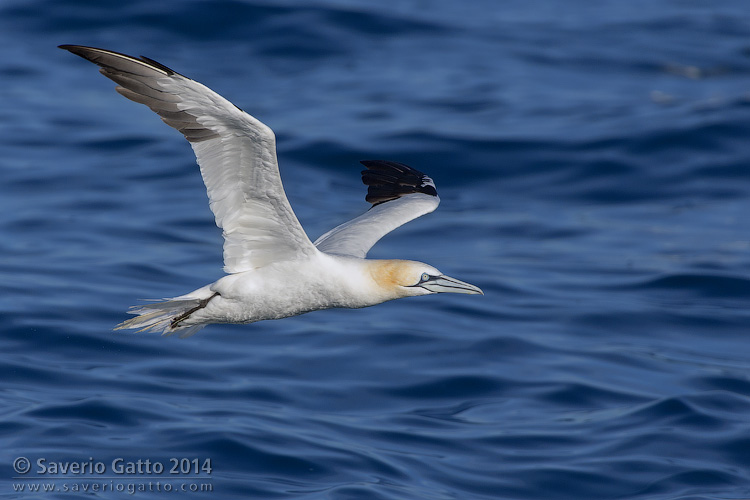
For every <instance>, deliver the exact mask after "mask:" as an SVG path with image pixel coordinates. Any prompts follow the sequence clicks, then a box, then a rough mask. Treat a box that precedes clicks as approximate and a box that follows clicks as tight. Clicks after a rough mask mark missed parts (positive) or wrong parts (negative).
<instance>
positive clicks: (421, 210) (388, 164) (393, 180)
mask: <svg viewBox="0 0 750 500" xmlns="http://www.w3.org/2000/svg"><path fill="white" fill-rule="evenodd" d="M361 163H362V164H363V165H364V166H365V167H367V170H363V171H362V182H364V183H365V184H366V185H367V186H368V189H367V196H366V197H365V200H367V201H368V202H370V203H372V207H370V210H368V211H367V212H365V213H364V214H362V215H360V216H359V217H357V218H355V219H352V220H350V221H349V222H345V223H343V224H341V225H340V226H338V227H335V228H333V229H331V230H330V231H328V232H327V233H325V234H324V235H323V236H321V237H320V238H318V239H317V240H316V241H315V246H316V247H318V250H320V251H323V252H326V253H331V254H337V255H349V256H352V257H361V258H364V257H365V256H366V255H367V252H368V251H369V250H370V248H372V246H373V245H374V244H375V243H377V241H378V240H379V239H380V238H382V237H383V236H385V235H386V234H388V233H390V232H391V231H393V230H394V229H396V228H397V227H399V226H401V225H403V224H406V223H407V222H409V221H410V220H413V219H416V218H417V217H420V216H422V215H424V214H428V213H430V212H432V211H433V210H435V209H436V208H437V206H438V204H439V203H440V198H439V197H438V195H437V190H436V189H435V183H434V182H433V181H432V179H430V178H429V177H427V176H426V175H425V174H423V173H422V172H420V171H419V170H415V169H413V168H411V167H409V166H407V165H404V164H403V163H397V162H395V161H381V160H367V161H363V162H361Z"/></svg>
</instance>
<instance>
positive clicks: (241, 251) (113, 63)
mask: <svg viewBox="0 0 750 500" xmlns="http://www.w3.org/2000/svg"><path fill="white" fill-rule="evenodd" d="M60 48H63V49H66V50H68V51H70V52H72V53H74V54H76V55H79V56H81V57H83V58H84V59H88V60H89V61H91V62H93V63H95V64H97V65H99V66H100V67H101V69H100V71H101V72H102V74H103V75H104V76H106V77H107V78H109V79H111V80H113V81H114V82H115V83H117V84H118V87H117V88H116V90H117V91H118V92H119V93H120V94H122V95H123V96H125V97H127V98H128V99H130V100H132V101H135V102H137V103H140V104H145V105H146V106H148V107H149V108H151V110H153V111H154V112H156V113H157V114H158V115H159V116H160V117H161V119H162V120H163V121H164V122H165V123H166V124H167V125H169V126H171V127H173V128H175V129H177V130H179V131H180V132H181V133H182V134H183V135H184V136H185V138H186V139H187V140H188V141H190V145H191V146H192V147H193V151H194V152H195V155H196V157H197V160H198V164H199V166H200V170H201V175H202V177H203V181H204V183H205V184H206V189H207V191H208V198H209V205H210V207H211V210H212V211H213V213H214V216H215V218H216V225H217V226H219V227H220V228H221V229H222V230H223V236H224V270H225V271H226V272H228V273H237V272H242V271H247V270H250V269H254V268H258V267H262V266H265V265H267V264H269V263H271V262H275V261H282V260H292V259H297V258H301V257H303V256H307V255H310V254H312V253H314V252H316V249H315V247H314V246H313V245H312V243H311V242H310V240H309V239H308V237H307V235H306V234H305V231H304V229H303V228H302V226H301V225H300V223H299V221H298V220H297V217H296V215H295V214H294V211H293V210H292V207H291V206H290V204H289V201H288V200H287V198H286V194H285V193H284V188H283V186H282V183H281V177H280V175H279V168H278V163H277V160H276V139H275V136H274V133H273V131H272V130H271V129H270V128H268V127H267V126H266V125H264V124H263V123H261V122H260V121H259V120H257V119H255V118H254V117H252V116H250V115H248V114H247V113H245V112H244V111H242V110H241V109H239V108H238V107H236V106H234V105H233V104H232V103H230V102H229V101H227V100H226V99H224V98H223V97H221V96H220V95H219V94H217V93H215V92H213V91H212V90H210V89H209V88H208V87H205V86H204V85H202V84H200V83H198V82H195V81H193V80H191V79H189V78H187V77H185V76H183V75H180V74H179V73H177V72H175V71H173V70H171V69H170V68H168V67H166V66H164V65H162V64H160V63H158V62H156V61H153V60H152V59H148V58H146V57H141V58H140V59H137V58H135V57H131V56H127V55H124V54H119V53H117V52H112V51H108V50H103V49H97V48H93V47H82V46H78V45H61V46H60Z"/></svg>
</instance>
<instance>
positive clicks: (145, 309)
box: [115, 290, 218, 338]
mask: <svg viewBox="0 0 750 500" xmlns="http://www.w3.org/2000/svg"><path fill="white" fill-rule="evenodd" d="M198 291H199V290H196V292H198ZM217 295H218V293H216V292H214V293H213V294H212V295H209V296H208V297H205V298H195V292H193V293H191V294H188V295H184V296H182V297H177V298H174V299H170V300H166V301H164V302H154V303H153V304H146V305H142V306H133V307H131V308H130V310H128V314H135V315H136V317H135V318H130V319H129V320H127V321H123V322H122V323H120V324H119V325H117V326H116V327H115V330H124V329H131V328H138V332H157V333H161V334H162V335H173V334H175V333H177V334H178V335H179V336H180V338H185V337H190V336H192V335H195V334H196V333H197V332H198V330H200V329H201V328H203V327H204V326H206V324H207V323H199V324H187V325H186V324H185V320H187V319H188V318H189V317H190V315H191V314H193V313H194V312H195V311H197V310H199V309H203V308H204V307H206V304H208V302H209V301H210V300H211V299H213V298H214V297H216V296H217Z"/></svg>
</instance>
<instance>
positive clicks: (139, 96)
mask: <svg viewBox="0 0 750 500" xmlns="http://www.w3.org/2000/svg"><path fill="white" fill-rule="evenodd" d="M60 48H61V49H65V50H68V51H70V52H72V53H73V54H76V55H78V56H81V57H83V58H84V59H87V60H89V61H91V62H92V63H94V64H97V65H98V66H100V67H101V69H100V72H101V73H102V74H103V75H104V76H106V77H107V78H109V79H110V80H114V81H115V83H117V84H118V86H117V88H116V90H117V92H119V93H120V94H122V95H123V96H125V97H127V98H128V99H130V100H133V101H135V102H138V103H141V104H145V105H146V106H148V107H149V108H151V110H153V111H154V112H156V113H157V114H158V115H159V116H160V117H161V119H162V120H164V122H165V123H166V124H167V125H169V126H171V127H173V128H176V129H177V130H179V131H180V132H182V134H183V135H184V136H185V138H186V139H187V140H188V141H190V145H191V146H192V147H193V151H194V152H195V155H196V157H197V160H198V165H199V166H200V171H201V175H202V176H203V182H204V183H205V184H206V188H207V190H208V198H209V205H210V207H211V210H212V211H213V213H214V216H215V217H216V225H217V226H219V227H220V228H221V229H222V234H223V236H224V271H225V272H226V273H227V274H226V276H224V277H222V278H220V279H219V280H218V281H216V282H214V283H211V284H210V285H206V286H204V287H202V288H199V289H198V290H195V291H193V292H190V293H188V294H186V295H181V296H179V297H175V298H172V299H168V300H165V301H163V302H155V303H150V304H146V305H142V306H134V307H132V308H131V309H130V311H128V312H129V313H130V314H135V315H136V317H134V318H131V319H129V320H127V321H125V322H123V323H121V324H119V325H118V326H117V327H116V329H123V328H126V329H127V328H138V329H140V330H139V331H154V332H161V333H162V334H163V335H171V334H173V333H175V332H176V333H178V334H179V336H181V337H188V336H190V335H193V334H194V333H195V332H197V331H198V330H200V329H201V328H203V327H204V326H206V325H208V324H211V323H253V322H255V321H261V320H265V319H279V318H286V317H289V316H296V315H298V314H302V313H306V312H310V311H315V310H318V309H329V308H334V307H347V308H358V307H366V306H372V305H375V304H380V303H381V302H385V301H387V300H392V299H398V298H401V297H409V296H415V295H428V294H433V293H440V292H453V293H467V294H482V291H481V290H480V289H479V288H478V287H476V286H474V285H470V284H469V283H464V282H463V281H459V280H457V279H455V278H451V277H449V276H445V275H443V274H442V273H441V272H440V271H438V270H437V269H435V268H434V267H432V266H430V265H427V264H423V263H421V262H415V261H409V260H373V259H366V258H365V257H366V255H367V252H368V251H369V250H370V248H371V247H372V246H373V245H374V244H375V243H376V242H377V241H378V240H379V239H380V238H382V237H383V236H384V235H386V234H387V233H389V232H391V231H392V230H394V229H396V228H397V227H399V226H401V225H402V224H405V223H406V222H409V221H410V220H412V219H415V218H417V217H420V216H422V215H424V214H427V213H429V212H432V211H433V210H435V208H437V206H438V203H440V199H439V198H438V195H437V191H436V189H435V183H434V182H433V181H432V179H430V178H429V177H428V176H426V175H425V174H423V173H422V172H419V171H418V170H415V169H413V168H411V167H408V166H406V165H404V164H402V163H397V162H393V161H380V160H371V161H363V162H361V163H362V164H363V165H364V166H365V167H366V168H367V169H366V170H363V171H362V181H363V182H364V184H365V185H367V186H368V189H367V197H366V198H365V199H366V201H368V202H369V203H371V204H372V206H371V207H370V209H369V210H368V211H367V212H365V213H364V214H362V215H360V216H359V217H356V218H355V219H352V220H350V221H349V222H346V223H344V224H341V225H340V226H338V227H335V228H333V229H332V230H330V231H328V232H327V233H325V234H324V235H323V236H321V237H320V238H318V239H317V240H316V241H315V242H314V243H313V242H311V241H310V239H309V238H308V237H307V235H306V234H305V231H304V229H302V226H301V225H300V223H299V221H298V220H297V217H296V216H295V214H294V212H293V211H292V207H291V206H290V205H289V201H288V200H287V198H286V194H285V193H284V188H283V186H282V185H281V177H280V176H279V168H278V164H277V160H276V138H275V136H274V133H273V131H272V130H271V129H270V128H269V127H267V126H266V125H265V124H263V123H261V122H260V121H259V120H257V119H256V118H254V117H252V116H250V115H249V114H247V113H245V112H244V111H242V110H241V109H240V108H238V107H236V106H235V105H233V104H232V103H230V102H229V101H227V100H226V99H224V98H223V97H222V96H220V95H219V94H217V93H216V92H214V91H212V90H211V89H209V88H208V87H205V86H204V85H202V84H200V83H198V82H196V81H193V80H191V79H190V78H187V77H185V76H183V75H181V74H179V73H177V72H175V71H173V70H171V69H170V68H168V67H166V66H164V65H163V64H160V63H158V62H156V61H154V60H152V59H149V58H147V57H143V56H141V58H140V59H139V58H135V57H131V56H128V55H125V54H120V53H117V52H112V51H109V50H103V49H97V48H93V47H83V46H80V45H61V46H60Z"/></svg>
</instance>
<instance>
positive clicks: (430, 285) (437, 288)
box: [420, 276, 484, 295]
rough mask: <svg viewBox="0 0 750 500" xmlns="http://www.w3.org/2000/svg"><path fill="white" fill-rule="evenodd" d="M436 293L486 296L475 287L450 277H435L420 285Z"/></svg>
mask: <svg viewBox="0 0 750 500" xmlns="http://www.w3.org/2000/svg"><path fill="white" fill-rule="evenodd" d="M420 286H421V287H422V288H426V289H427V290H429V291H431V292H434V293H468V294H479V295H484V292H483V291H482V290H481V289H480V288H479V287H478V286H474V285H470V284H469V283H465V282H463V281H460V280H457V279H456V278H451V277H450V276H435V277H434V278H432V279H430V280H429V281H425V282H424V283H422V284H421V285H420Z"/></svg>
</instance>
